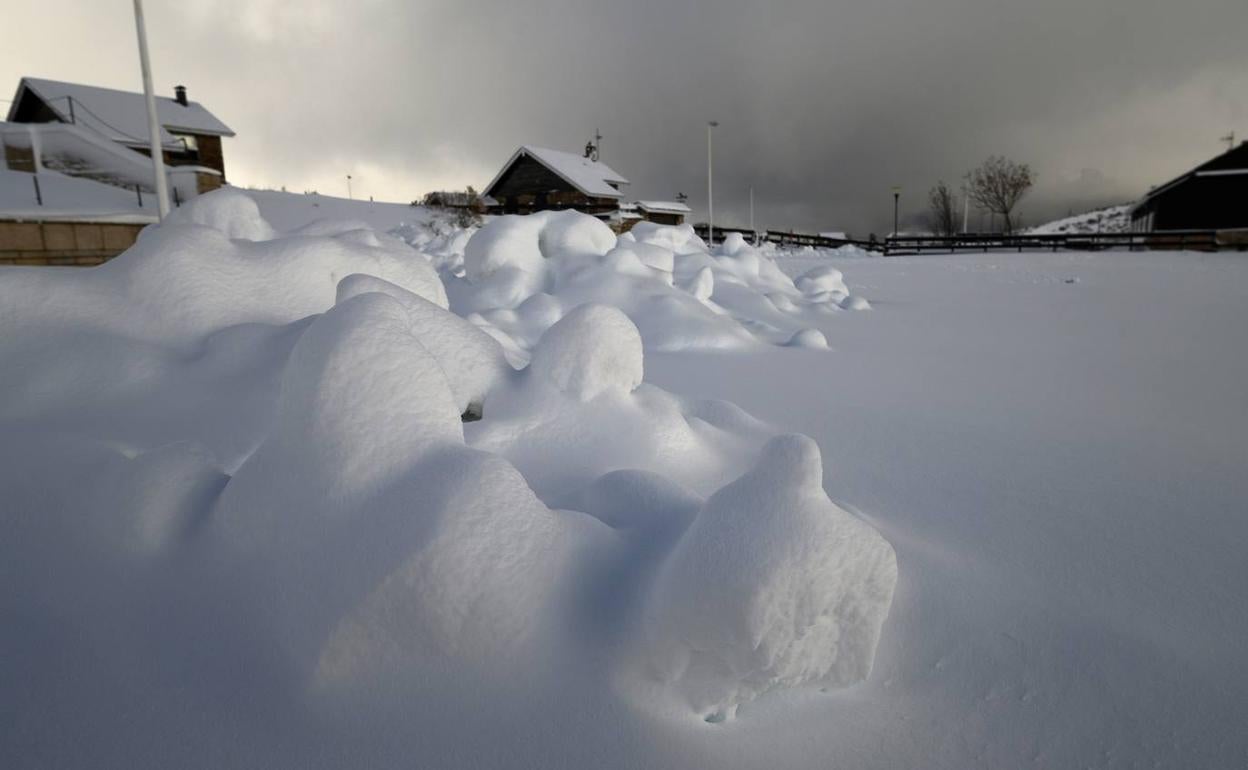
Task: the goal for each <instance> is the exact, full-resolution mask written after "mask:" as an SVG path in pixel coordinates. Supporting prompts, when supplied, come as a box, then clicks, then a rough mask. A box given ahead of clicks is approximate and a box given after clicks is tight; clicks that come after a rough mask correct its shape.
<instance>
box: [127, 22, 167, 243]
mask: <svg viewBox="0 0 1248 770" xmlns="http://www.w3.org/2000/svg"><path fill="white" fill-rule="evenodd" d="M134 26H135V29H136V31H137V32H138V35H139V66H140V67H141V68H142V70H143V97H144V99H145V100H146V101H147V134H148V139H149V146H150V147H151V151H152V170H153V172H154V173H155V175H156V211H157V214H158V216H159V217H160V219H161V220H164V218H165V217H167V216H169V180H168V179H166V178H165V154H164V150H163V148H162V147H161V145H160V122H159V121H158V120H157V119H156V94H155V93H153V92H152V63H151V60H150V59H149V58H148V55H147V27H146V26H145V25H144V23H143V0H134Z"/></svg>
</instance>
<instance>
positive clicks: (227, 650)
mask: <svg viewBox="0 0 1248 770" xmlns="http://www.w3.org/2000/svg"><path fill="white" fill-rule="evenodd" d="M273 195H274V196H276V195H277V194H273ZM304 197H305V196H289V197H288V198H284V199H283V198H276V197H275V198H273V199H272V200H270V201H268V204H267V205H266V201H264V200H263V199H259V202H260V204H261V208H262V210H265V211H267V210H268V209H270V208H272V207H273V206H279V207H282V208H283V209H284V212H285V216H286V217H288V218H287V219H285V220H284V221H282V222H281V224H280V225H278V226H277V227H276V228H274V229H269V228H268V227H267V226H266V225H264V224H263V223H261V222H259V221H258V220H257V219H255V218H254V217H253V216H251V215H250V213H249V212H247V211H246V210H245V209H246V207H245V206H244V205H243V204H241V203H240V202H239V201H238V200H237V199H233V200H228V199H227V200H225V201H224V202H222V203H221V204H220V205H217V204H214V205H213V206H212V207H211V210H206V211H202V212H200V215H198V216H196V215H194V214H187V213H183V214H181V215H180V217H181V218H182V219H183V223H182V224H180V225H179V224H176V223H175V224H174V225H173V226H166V227H163V228H161V229H160V230H150V231H148V232H146V233H145V234H144V237H143V239H142V240H141V242H140V244H139V245H138V246H137V247H136V249H135V250H134V251H133V252H132V253H130V254H128V255H126V257H123V258H121V259H119V260H117V261H115V262H113V263H110V265H106V266H105V267H103V268H97V269H93V270H90V271H86V270H78V271H74V270H59V269H37V270H36V269H29V268H27V269H17V268H14V269H10V270H7V271H3V272H0V293H2V294H3V298H4V301H3V304H2V305H0V314H3V318H2V320H3V322H4V324H5V328H6V330H8V332H7V333H6V335H5V337H4V339H3V340H2V341H0V362H2V363H3V365H4V369H3V371H4V373H5V374H4V377H3V379H2V380H0V390H2V391H3V394H4V398H3V400H2V401H0V403H2V404H3V405H4V407H3V408H4V410H5V411H4V412H3V413H2V417H0V420H3V422H2V423H0V426H2V428H3V434H2V435H3V440H0V451H3V454H4V459H3V462H0V469H2V470H0V486H2V487H3V489H4V491H5V499H6V500H7V501H8V504H7V506H6V509H5V510H4V512H3V514H0V516H2V519H3V527H4V530H5V537H4V538H0V571H2V572H0V578H2V579H0V602H2V603H0V610H2V612H3V617H4V618H5V622H4V624H3V625H2V626H0V646H2V647H3V649H4V650H5V655H4V656H3V657H2V658H0V760H2V761H0V764H2V765H3V766H5V767H37V766H38V767H41V766H58V767H62V766H91V767H101V766H118V767H121V766H125V767H133V766H153V767H155V766H203V767H220V766H223V765H229V766H236V765H248V766H253V765H261V766H289V767H315V766H323V767H340V766H346V765H350V766H361V765H370V764H380V765H384V766H396V765H399V766H404V765H410V766H430V767H519V766H528V767H590V766H592V767H639V766H655V767H675V766H680V767H716V768H729V767H742V768H746V767H759V766H769V767H794V768H799V767H816V766H818V767H826V766H837V767H899V766H906V767H920V766H922V767H950V768H954V767H957V768H961V767H970V766H983V767H1001V766H1020V765H1035V766H1040V767H1070V766H1088V767H1119V766H1121V767H1135V766H1148V765H1155V766H1209V767H1221V766H1238V765H1242V764H1244V763H1245V761H1248V739H1246V738H1245V737H1244V735H1243V734H1242V731H1241V730H1240V729H1239V728H1240V726H1241V724H1242V723H1243V722H1244V721H1245V720H1248V707H1246V704H1248V665H1246V664H1245V663H1244V661H1243V658H1242V656H1241V655H1240V653H1239V647H1240V640H1241V639H1242V638H1243V637H1244V636H1245V632H1248V608H1246V607H1245V596H1244V592H1245V586H1248V562H1245V560H1244V559H1243V555H1242V554H1243V550H1244V546H1245V544H1246V543H1248V522H1246V521H1245V519H1244V515H1243V512H1244V509H1245V507H1246V501H1248V475H1246V474H1244V465H1245V459H1246V458H1248V438H1246V437H1248V401H1246V400H1245V396H1244V393H1245V392H1246V389H1245V387H1244V386H1245V384H1246V383H1248V363H1246V362H1245V359H1244V357H1243V356H1242V355H1240V353H1239V351H1240V350H1241V349H1242V341H1241V339H1240V337H1241V336H1242V330H1243V329H1244V328H1245V326H1246V324H1245V320H1246V319H1245V314H1246V313H1248V310H1245V308H1248V303H1246V302H1245V299H1248V263H1244V262H1243V261H1242V260H1240V259H1238V258H1236V257H1235V256H1233V255H1196V254H1162V253H1133V254H1113V253H1101V254H1096V255H1068V254H1062V255H1051V254H1044V255H988V256H984V255H974V256H951V257H945V256H941V257H915V258H890V259H871V260H865V259H857V258H843V259H837V260H829V259H828V257H827V256H826V255H825V254H819V253H806V254H804V255H792V256H783V255H782V256H780V257H779V259H778V260H777V262H776V264H778V266H779V267H780V268H782V269H783V270H784V271H785V272H787V273H788V274H789V275H791V276H794V277H796V278H798V281H797V282H796V283H794V282H792V281H788V279H787V278H785V276H784V275H783V274H781V272H780V270H776V269H775V265H772V264H771V262H770V260H769V259H768V258H767V257H768V255H767V254H762V255H759V254H756V253H753V252H752V251H747V250H742V249H741V244H731V245H729V247H728V248H726V249H724V250H722V251H721V252H720V253H718V254H716V255H706V254H704V255H703V256H701V257H698V256H697V252H698V249H697V244H690V243H689V241H688V239H687V238H686V236H685V235H684V234H682V233H681V231H670V230H669V231H662V232H654V233H651V234H650V235H652V236H653V238H642V239H635V240H634V241H633V243H635V244H637V245H635V246H634V245H632V244H630V243H626V242H625V241H621V243H620V244H619V245H620V246H623V247H625V250H626V251H627V252H629V254H628V255H624V256H615V257H611V258H608V253H609V252H608V253H595V252H597V251H598V249H600V248H604V247H608V246H610V247H611V248H615V246H614V245H613V244H609V243H607V242H606V241H605V240H604V241H602V242H601V243H599V242H598V241H597V240H596V239H598V238H600V233H598V234H595V231H594V230H593V228H589V229H588V230H587V229H586V228H585V227H582V226H579V225H571V226H569V227H565V228H564V230H563V232H562V234H561V235H560V237H559V238H553V239H552V238H549V237H545V236H543V235H541V232H542V231H541V229H540V228H539V229H538V231H537V232H538V233H539V234H538V236H537V238H536V245H537V248H538V249H539V251H540V250H541V249H542V248H547V252H546V253H545V255H544V256H543V258H544V259H545V260H546V261H544V262H542V263H540V267H539V268H538V269H537V270H536V272H537V273H539V274H540V275H539V276H538V278H539V279H540V280H541V282H542V284H541V287H542V289H543V290H542V291H540V292H538V293H537V294H528V295H526V296H520V297H519V303H518V305H516V306H515V307H514V308H508V307H506V306H505V305H506V303H497V302H495V303H482V305H481V306H480V310H479V311H473V312H477V316H478V317H477V318H474V319H472V320H471V321H465V320H459V319H456V318H455V317H454V316H453V315H451V314H450V313H447V312H446V311H445V310H443V307H445V306H446V305H447V304H448V302H449V304H450V305H451V306H452V307H455V305H456V303H457V302H464V301H466V299H467V300H476V301H480V300H481V298H482V295H483V292H481V291H480V290H478V289H475V288H474V287H473V286H472V285H471V284H470V282H469V281H468V278H467V276H466V272H467V271H466V267H467V265H466V264H465V263H463V262H461V261H460V260H458V259H457V258H456V256H457V255H456V254H455V251H456V249H455V245H454V241H455V238H454V237H451V238H441V239H440V240H439V247H440V248H442V249H444V250H445V251H444V253H443V255H442V256H441V257H439V258H436V259H431V260H429V261H421V260H420V258H419V257H416V259H415V260H412V259H410V258H411V257H412V256H414V255H413V254H411V253H410V252H405V251H404V248H405V247H403V246H402V245H401V244H398V243H396V242H395V241H393V240H392V239H391V238H388V237H387V236H385V235H383V234H379V233H376V232H373V231H372V230H369V229H361V228H360V227H359V226H358V225H348V226H334V225H331V224H328V223H325V222H321V223H319V224H314V225H311V226H307V227H304V226H303V225H304V224H305V223H306V222H307V221H308V219H311V218H316V217H314V216H309V212H306V200H298V199H299V198H304ZM210 199H211V196H210ZM317 208H319V207H317ZM301 209H303V211H304V213H300V210H301ZM357 218H358V217H357ZM187 220H198V221H199V222H200V223H201V224H200V225H196V226H192V224H190V223H188V221H187ZM205 225H208V226H205ZM384 225H385V229H391V228H396V227H398V225H399V222H394V223H390V222H387V223H384ZM295 229H301V232H299V233H296V234H293V235H285V234H284V233H285V232H286V231H290V230H295ZM578 231H579V232H578ZM225 232H231V233H233V234H235V235H244V236H246V237H251V238H263V239H269V238H271V237H273V236H278V237H277V238H276V239H274V240H263V241H260V242H254V243H253V242H248V241H230V240H228V238H226V237H225ZM396 232H397V234H399V235H401V236H404V237H405V238H407V237H409V236H410V234H411V230H410V228H409V229H407V230H404V229H403V228H399V229H398V231H396ZM640 234H641V235H643V236H644V235H646V234H645V232H644V230H643V231H642V232H641V233H640ZM573 236H575V237H573ZM654 240H657V241H659V243H647V241H654ZM556 241H557V242H558V243H559V244H560V246H559V247H558V248H557V249H556V250H555V251H550V249H549V246H550V244H551V243H553V242H556ZM578 244H579V247H580V248H582V249H586V251H584V253H581V254H579V255H578V254H576V253H574V252H575V251H576V250H577V248H578ZM586 244H588V246H587V245H586ZM678 245H679V247H678V248H673V247H677V246H678ZM650 246H655V247H658V248H649V247H650ZM684 248H688V251H687V252H686V254H685V257H686V259H684V260H681V254H680V252H681V251H682V249H684ZM665 252H666V253H665ZM166 255H169V258H168V259H164V258H163V257H165V256H166ZM552 257H553V259H552ZM521 259H522V258H521ZM669 259H670V260H671V264H672V266H673V270H672V271H670V272H672V273H673V274H672V279H671V282H670V283H669V282H668V281H667V280H666V277H665V276H664V275H663V273H665V272H669V271H667V270H666V269H665V268H666V264H667V260H669ZM470 261H471V260H470ZM485 261H488V260H483V262H485ZM679 261H684V262H686V263H688V265H687V267H688V268H689V269H687V270H685V271H684V275H683V277H682V275H680V273H681V271H680V270H679V269H676V268H677V263H678V262H679ZM656 263H657V264H658V267H657V268H656V266H655V265H656ZM140 264H142V265H143V267H144V268H145V270H139V269H138V267H139V265H140ZM532 264H533V265H537V264H538V263H535V262H534V263H532ZM638 265H640V266H641V269H638ZM433 266H437V267H438V268H439V269H440V272H441V275H442V278H443V280H448V276H450V277H451V278H454V277H456V276H455V274H456V272H459V271H462V272H463V273H464V274H465V277H464V279H463V280H464V283H463V284H457V283H456V281H454V280H449V281H448V282H449V283H450V284H451V288H450V290H449V291H448V292H446V293H443V292H442V289H441V286H442V284H441V283H440V282H437V276H435V274H434V270H433ZM695 268H696V269H695ZM656 270H657V271H658V272H657V274H656V273H655V272H654V271H656ZM840 271H843V272H844V274H845V275H844V276H842V275H841V273H840ZM521 272H523V271H521ZM705 275H710V276H711V278H710V280H709V281H708V279H706V278H705V277H704V276H705ZM84 276H98V277H84ZM803 276H805V278H804V279H803ZM477 277H478V278H481V277H485V278H488V274H482V273H478V274H477ZM569 278H572V279H579V280H569ZM682 278H683V280H682ZM533 280H534V276H532V275H527V276H525V275H520V276H515V280H514V281H513V282H512V286H513V287H514V285H515V284H519V285H521V286H522V287H527V286H531V285H532V284H530V283H528V282H530V281H533ZM846 283H847V284H848V286H844V284H846ZM707 284H709V285H707ZM638 287H641V288H642V289H643V290H644V291H643V292H642V296H643V297H644V296H648V297H651V298H655V299H652V300H650V301H653V302H658V303H663V304H666V305H673V304H675V307H676V308H677V309H678V310H679V312H671V313H669V314H668V315H667V316H664V317H663V323H662V324H660V325H658V327H657V328H658V329H659V332H658V333H656V332H655V331H653V330H652V331H651V332H650V334H649V335H648V334H647V330H646V328H645V324H646V322H647V321H652V320H653V316H652V315H646V314H645V313H643V312H641V311H640V310H639V305H638V303H637V301H636V297H637V295H636V293H635V290H636V289H637V288H638ZM845 289H852V290H853V292H854V294H853V295H850V294H849V293H848V292H847V291H845ZM717 292H718V296H717V294H716V293H717ZM457 293H458V294H457ZM517 294H521V295H522V294H524V291H519V292H517ZM842 294H844V296H841V295H842ZM860 294H861V295H865V296H866V297H869V298H870V300H871V303H870V304H871V305H872V306H874V310H873V311H871V312H849V311H844V310H841V309H840V307H841V305H842V303H843V302H844V301H845V298H847V297H850V296H855V297H856V296H860ZM499 296H504V297H506V298H508V300H509V301H510V300H511V299H514V298H515V295H509V294H508V293H507V292H502V293H495V294H494V295H492V298H497V297H499ZM534 297H537V298H538V299H536V300H534ZM544 297H548V298H549V299H546V298H544ZM686 298H687V299H686ZM578 300H579V301H578ZM785 300H788V302H787V303H786V302H785ZM830 300H831V301H830ZM764 301H765V302H764ZM584 302H591V303H593V304H591V305H589V306H584V305H583V303H584ZM676 303H678V304H676ZM526 304H527V305H529V307H528V308H527V309H525V310H520V308H524V307H525V305H526ZM577 305H582V306H581V307H576V306H577ZM509 309H510V310H513V311H514V312H515V314H516V317H515V318H514V319H512V318H509V317H508V316H507V315H506V313H505V312H503V311H506V310H509ZM706 313H710V314H711V315H710V316H708V315H706ZM467 315H469V316H470V317H471V315H472V313H467ZM491 315H493V317H494V318H495V319H496V321H497V323H495V322H494V321H490V320H488V317H489V316H491ZM711 316H713V317H714V318H716V319H718V320H719V321H720V322H722V323H721V324H719V325H717V326H716V327H714V328H715V329H716V330H717V331H716V333H715V334H713V335H709V336H708V335H706V334H703V333H701V332H699V333H698V334H691V333H690V329H694V330H700V329H702V328H703V327H702V325H701V324H702V322H703V319H705V318H710V317H711ZM630 317H631V319H632V320H630ZM723 324H727V325H726V326H725V325H723ZM734 326H735V327H736V328H738V329H740V332H739V333H738V332H737V331H724V330H726V329H732V328H733V327H734ZM790 332H793V333H794V334H805V333H806V332H814V333H816V334H818V335H819V339H820V340H823V339H826V340H827V342H828V343H829V345H830V347H831V350H830V351H829V350H822V349H815V350H811V349H796V350H795V349H792V348H790V347H786V346H785V345H784V344H783V343H784V342H785V341H786V339H785V338H786V336H787V335H788V334H789V333H790ZM721 334H722V335H729V336H730V337H731V338H734V339H738V340H740V341H741V344H738V345H733V346H727V349H725V346H722V345H713V344H706V342H707V340H711V341H714V340H716V339H720V338H721V337H720V335H721ZM741 335H744V336H741ZM806 336H808V337H809V336H811V335H809V334H807V335H806ZM648 337H649V339H648ZM673 339H674V340H678V341H680V342H681V343H682V344H679V345H663V344H662V343H663V341H665V340H666V341H671V340H673ZM530 358H531V359H532V362H533V363H532V365H531V366H530V368H528V369H525V370H523V371H515V370H514V369H513V366H509V365H508V364H507V363H505V361H506V360H510V362H511V364H512V365H520V364H522V363H526V362H528V361H529V359H530ZM708 399H726V400H708ZM474 401H482V402H484V407H483V409H484V419H482V420H480V421H478V422H469V423H461V422H460V421H459V413H460V412H461V411H463V410H464V408H465V407H466V406H468V405H470V404H472V402H474ZM730 402H735V403H736V404H738V405H740V407H744V409H745V411H743V410H742V409H741V408H739V407H738V406H734V405H733V403H730ZM747 412H748V413H747ZM751 415H753V416H751ZM756 418H761V421H760V420H759V419H756ZM795 433H800V434H806V435H808V436H810V437H811V439H813V441H812V440H811V439H807V438H802V437H800V436H797V435H794V434H795ZM829 498H830V499H829ZM832 500H835V501H837V503H838V504H834V503H833V502H832ZM874 530H878V531H879V532H881V533H883V535H884V536H885V538H886V539H887V541H888V542H887V543H885V541H884V539H882V538H880V537H879V536H878V535H876V534H875V532H874ZM890 544H891V547H890ZM894 550H895V552H896V561H895V562H894V561H893V553H894ZM894 579H895V580H896V581H897V582H896V592H895V594H894V593H893V580H894ZM889 596H891V597H892V604H891V610H889V609H888V607H889V604H888V597H889ZM885 610H888V618H887V620H886V621H884V623H883V626H882V628H881V627H880V625H879V623H880V621H882V620H883V612H884V611H885ZM812 621H813V622H812ZM877 639H878V648H877V647H876V641H877ZM873 650H874V651H875V655H874V664H873V665H872V661H871V657H872V651H873ZM863 676H866V677H867V678H866V680H865V682H861V683H859V684H852V682H854V681H856V680H858V679H861V678H862V677H863ZM816 680H817V681H818V682H821V683H822V687H823V689H825V690H826V692H821V691H820V687H819V686H808V684H807V683H810V682H812V681H816ZM847 684H848V685H849V686H848V687H845V686H844V685H847ZM794 685H797V686H796V687H794ZM838 688H839V689H838ZM759 695H761V696H762V697H756V696H759ZM734 717H735V718H734Z"/></svg>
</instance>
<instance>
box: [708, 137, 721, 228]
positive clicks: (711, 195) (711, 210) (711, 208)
mask: <svg viewBox="0 0 1248 770" xmlns="http://www.w3.org/2000/svg"><path fill="white" fill-rule="evenodd" d="M718 125H719V121H718V120H709V121H707V123H706V239H707V245H708V246H714V245H715V187H714V184H713V181H714V171H713V167H712V160H713V156H712V155H711V129H713V128H715V127H716V126H718Z"/></svg>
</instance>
